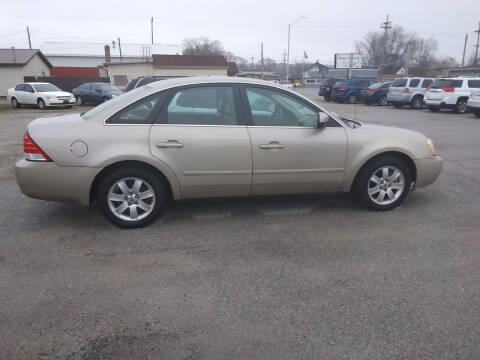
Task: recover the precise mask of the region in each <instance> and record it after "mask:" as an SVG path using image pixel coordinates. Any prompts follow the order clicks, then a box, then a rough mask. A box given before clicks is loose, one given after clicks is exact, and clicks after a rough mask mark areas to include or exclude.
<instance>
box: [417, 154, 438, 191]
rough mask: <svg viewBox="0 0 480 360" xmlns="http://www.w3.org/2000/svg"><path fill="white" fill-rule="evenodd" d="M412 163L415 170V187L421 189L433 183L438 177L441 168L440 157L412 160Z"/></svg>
mask: <svg viewBox="0 0 480 360" xmlns="http://www.w3.org/2000/svg"><path fill="white" fill-rule="evenodd" d="M414 163H415V167H416V169H417V181H416V184H415V187H423V186H427V185H430V184H432V183H434V182H435V180H437V178H438V176H439V175H440V172H441V170H442V166H443V160H442V158H441V157H440V156H432V157H429V158H427V159H419V160H414Z"/></svg>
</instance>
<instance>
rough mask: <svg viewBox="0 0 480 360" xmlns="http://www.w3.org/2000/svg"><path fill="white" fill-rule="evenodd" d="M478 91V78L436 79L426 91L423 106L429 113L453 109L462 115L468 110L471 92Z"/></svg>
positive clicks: (479, 85)
mask: <svg viewBox="0 0 480 360" xmlns="http://www.w3.org/2000/svg"><path fill="white" fill-rule="evenodd" d="M478 89H480V78H463V77H458V78H444V79H436V80H435V81H434V82H433V84H432V86H431V87H430V88H429V89H428V91H427V93H426V97H425V104H426V105H427V106H428V108H429V109H430V111H434V112H436V111H440V109H442V108H447V109H453V110H455V112H456V113H458V114H463V113H465V112H466V111H467V109H468V105H467V102H468V99H469V97H470V94H471V92H472V91H475V90H478Z"/></svg>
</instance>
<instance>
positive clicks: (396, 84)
mask: <svg viewBox="0 0 480 360" xmlns="http://www.w3.org/2000/svg"><path fill="white" fill-rule="evenodd" d="M405 86H407V79H395V80H394V81H393V83H392V87H405Z"/></svg>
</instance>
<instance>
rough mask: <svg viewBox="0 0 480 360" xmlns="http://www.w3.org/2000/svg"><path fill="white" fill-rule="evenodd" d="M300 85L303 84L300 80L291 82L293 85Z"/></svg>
mask: <svg viewBox="0 0 480 360" xmlns="http://www.w3.org/2000/svg"><path fill="white" fill-rule="evenodd" d="M302 86H303V84H302V82H301V81H300V80H295V81H294V82H293V87H302Z"/></svg>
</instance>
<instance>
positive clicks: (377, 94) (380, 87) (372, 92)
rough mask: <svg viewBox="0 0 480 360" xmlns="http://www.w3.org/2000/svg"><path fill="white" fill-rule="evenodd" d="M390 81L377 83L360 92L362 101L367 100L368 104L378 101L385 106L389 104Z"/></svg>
mask: <svg viewBox="0 0 480 360" xmlns="http://www.w3.org/2000/svg"><path fill="white" fill-rule="evenodd" d="M390 84H391V83H389V82H387V83H381V82H380V83H375V84H372V85H370V86H369V87H368V89H365V90H362V91H361V92H360V101H363V102H365V104H366V105H371V104H374V103H377V104H379V105H382V106H385V105H387V104H388V101H387V94H388V90H389V89H390Z"/></svg>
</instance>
